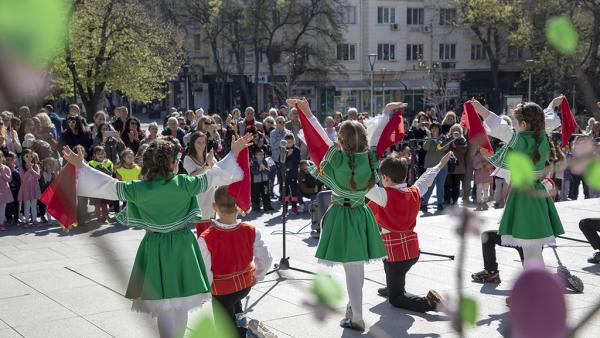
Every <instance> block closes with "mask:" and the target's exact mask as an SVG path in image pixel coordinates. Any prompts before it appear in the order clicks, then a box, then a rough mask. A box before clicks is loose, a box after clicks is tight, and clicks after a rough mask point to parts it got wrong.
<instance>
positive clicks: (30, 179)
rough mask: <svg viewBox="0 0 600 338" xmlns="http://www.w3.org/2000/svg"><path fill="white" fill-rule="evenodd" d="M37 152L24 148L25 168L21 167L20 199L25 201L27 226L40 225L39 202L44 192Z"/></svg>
mask: <svg viewBox="0 0 600 338" xmlns="http://www.w3.org/2000/svg"><path fill="white" fill-rule="evenodd" d="M36 157H37V156H36V154H35V153H34V152H33V150H31V149H24V150H23V168H21V171H20V176H21V187H20V189H19V201H22V202H23V210H24V212H23V213H24V216H25V227H28V226H29V225H33V226H38V225H39V223H38V221H37V202H38V198H40V195H41V194H42V192H41V191H40V183H39V182H38V180H39V179H40V166H39V165H38V163H37V162H36Z"/></svg>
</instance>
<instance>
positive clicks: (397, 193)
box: [366, 152, 452, 313]
mask: <svg viewBox="0 0 600 338" xmlns="http://www.w3.org/2000/svg"><path fill="white" fill-rule="evenodd" d="M451 156H452V152H448V153H447V154H446V155H445V156H444V157H443V158H442V159H441V160H440V163H438V164H437V166H435V167H433V168H429V169H427V171H426V172H425V173H423V175H421V177H420V178H419V179H418V180H417V181H416V182H415V184H414V185H412V186H410V187H408V186H407V185H406V176H407V173H408V164H409V161H408V160H407V159H406V158H404V157H400V158H397V157H388V158H386V159H384V160H383V161H382V162H381V164H380V166H379V174H380V176H381V182H382V183H383V186H384V187H383V188H381V187H378V186H374V187H373V188H372V189H371V190H370V191H369V192H368V193H367V195H366V197H367V198H369V199H370V200H371V201H370V202H369V203H368V206H369V208H371V210H372V211H373V214H374V215H375V219H376V220H377V224H379V226H380V227H381V228H382V230H381V237H382V238H383V243H384V245H385V249H386V250H387V254H388V256H387V259H385V260H384V261H383V267H384V269H385V279H386V285H387V287H386V288H382V289H379V290H378V292H379V294H380V295H382V296H384V297H388V300H389V302H390V304H392V305H393V306H395V307H399V308H403V309H407V310H411V311H415V312H421V313H425V312H427V311H439V310H440V308H439V304H441V303H442V302H443V299H442V297H441V296H440V295H439V294H438V293H437V291H434V290H429V293H428V294H427V296H426V297H418V296H415V295H412V294H410V293H408V292H406V290H405V289H404V285H405V280H406V273H407V272H408V270H410V268H411V267H412V266H413V265H414V264H415V263H416V262H417V261H418V260H419V239H418V238H417V233H416V232H414V228H415V226H416V225H417V217H418V215H419V209H420V207H421V193H425V192H426V191H427V189H429V186H430V185H431V184H432V183H433V181H434V180H435V177H436V176H437V175H438V173H439V171H440V169H441V168H443V167H444V166H445V165H446V163H448V160H449V159H450V157H451Z"/></svg>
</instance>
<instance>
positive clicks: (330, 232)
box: [311, 146, 387, 265]
mask: <svg viewBox="0 0 600 338" xmlns="http://www.w3.org/2000/svg"><path fill="white" fill-rule="evenodd" d="M353 156H354V163H355V169H354V181H355V182H356V185H357V189H356V190H355V191H351V189H350V184H349V182H350V177H351V174H352V170H351V169H350V165H349V162H350V160H349V156H348V154H347V153H346V152H343V151H340V150H338V149H337V148H335V146H331V147H330V148H329V150H328V151H327V153H326V154H325V156H324V157H323V160H322V161H321V165H320V170H317V168H316V167H312V168H311V170H312V173H313V175H315V176H316V177H318V179H319V180H320V181H321V182H323V183H324V184H325V185H327V186H328V187H329V188H330V189H331V190H332V192H333V194H332V197H331V202H332V203H331V207H330V208H329V209H328V210H327V212H326V213H325V215H324V216H323V220H322V223H321V228H322V230H321V238H320V240H319V246H318V248H317V253H316V254H315V256H316V257H317V258H318V259H319V263H322V264H325V265H336V264H342V263H350V262H369V261H372V260H380V259H382V258H385V257H386V256H387V252H386V251H385V247H384V245H383V241H382V239H381V235H380V234H379V228H378V226H377V222H376V220H375V217H374V216H373V213H372V212H371V209H369V208H368V207H367V206H366V205H365V195H366V194H367V191H368V187H367V182H368V181H369V178H370V177H371V172H372V169H371V168H373V169H374V170H376V168H377V167H378V164H377V160H376V158H377V157H376V155H375V153H372V154H371V159H372V162H371V165H369V155H368V152H361V153H355V154H354V155H353Z"/></svg>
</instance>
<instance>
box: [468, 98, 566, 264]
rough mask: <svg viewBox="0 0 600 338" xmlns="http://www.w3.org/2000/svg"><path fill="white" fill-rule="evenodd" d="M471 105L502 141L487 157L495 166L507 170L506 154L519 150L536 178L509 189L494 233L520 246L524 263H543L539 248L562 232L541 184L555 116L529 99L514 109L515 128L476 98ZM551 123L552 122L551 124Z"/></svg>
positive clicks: (556, 102) (552, 105)
mask: <svg viewBox="0 0 600 338" xmlns="http://www.w3.org/2000/svg"><path fill="white" fill-rule="evenodd" d="M561 100H562V97H558V98H556V99H555V100H553V101H552V103H551V107H549V108H552V109H553V108H554V107H556V106H559V105H560V102H561ZM473 105H474V106H475V109H476V111H477V113H478V114H479V115H481V116H482V117H483V118H484V122H485V124H486V125H487V127H488V128H489V130H490V135H491V136H494V137H497V138H500V139H501V140H502V141H504V142H505V143H506V144H505V145H504V146H503V147H502V148H501V149H500V150H498V151H497V152H496V154H494V155H493V156H491V157H490V161H491V162H492V164H493V165H494V166H496V167H497V168H502V169H505V170H506V169H508V166H507V162H506V157H507V156H506V155H507V154H508V153H510V152H521V153H523V154H526V155H527V156H529V157H530V158H531V161H532V162H533V166H534V170H535V171H534V174H535V175H536V180H535V182H534V184H533V185H532V186H531V187H530V188H528V189H522V188H519V189H517V188H513V189H512V190H511V191H510V192H509V194H508V198H507V201H506V207H505V208H504V213H503V215H502V219H501V221H500V229H499V230H498V234H499V235H500V236H501V242H502V245H506V246H513V247H520V248H522V249H523V255H524V259H525V263H529V262H532V261H535V262H538V263H541V264H543V257H542V247H543V246H544V245H545V244H553V243H554V241H555V237H556V236H558V235H561V234H563V233H564V230H563V227H562V223H561V221H560V218H559V217H558V213H557V212H556V208H555V206H554V202H553V201H552V199H551V197H550V195H549V194H548V192H547V191H546V188H545V187H544V186H543V185H542V183H541V181H540V180H541V179H542V178H543V177H544V169H545V163H546V160H547V159H548V153H549V151H550V142H549V140H548V137H547V136H546V132H545V130H547V128H548V126H547V125H546V124H552V123H551V121H554V120H555V119H554V118H552V117H553V112H550V111H548V112H547V113H546V114H545V112H544V111H543V110H542V108H541V107H540V106H538V105H537V104H535V103H532V102H529V103H526V104H525V105H523V106H519V107H518V108H517V109H516V110H515V111H514V117H515V119H516V123H515V124H514V125H515V129H516V132H515V131H513V130H512V128H511V127H510V126H508V124H507V123H506V122H505V121H504V120H502V119H501V118H500V117H498V116H497V115H496V114H494V113H492V112H490V111H488V110H487V109H486V108H485V107H483V106H482V105H481V103H479V102H478V101H475V100H474V101H473ZM548 117H551V119H550V120H549V119H548ZM553 126H555V125H553Z"/></svg>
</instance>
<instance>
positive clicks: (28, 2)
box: [0, 0, 69, 63]
mask: <svg viewBox="0 0 600 338" xmlns="http://www.w3.org/2000/svg"><path fill="white" fill-rule="evenodd" d="M0 8H2V10H0V44H2V45H4V46H5V47H7V48H8V49H10V50H12V51H13V52H15V53H17V54H18V55H19V56H22V57H24V58H25V59H27V60H29V61H34V62H39V63H42V62H45V61H48V60H50V59H51V58H52V57H53V56H54V55H56V53H57V52H59V51H60V50H61V48H62V47H63V43H64V39H65V37H66V35H65V31H66V28H67V26H66V18H67V15H68V12H69V11H68V5H67V1H64V0H20V1H11V0H0Z"/></svg>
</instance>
